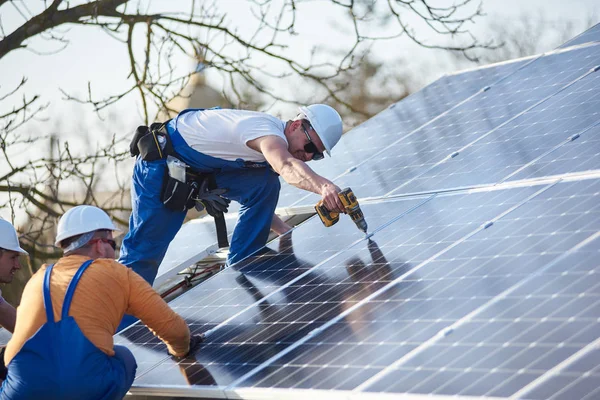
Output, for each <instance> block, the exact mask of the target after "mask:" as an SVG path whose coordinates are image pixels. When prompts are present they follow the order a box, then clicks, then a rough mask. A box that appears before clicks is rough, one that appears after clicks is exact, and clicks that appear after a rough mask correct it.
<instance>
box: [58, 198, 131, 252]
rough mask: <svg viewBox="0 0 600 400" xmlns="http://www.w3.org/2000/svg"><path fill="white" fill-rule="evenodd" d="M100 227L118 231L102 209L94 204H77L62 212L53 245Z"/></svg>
mask: <svg viewBox="0 0 600 400" xmlns="http://www.w3.org/2000/svg"><path fill="white" fill-rule="evenodd" d="M101 229H107V230H110V231H120V229H117V227H115V225H114V224H113V222H112V221H111V220H110V217H109V216H108V214H107V213H105V212H104V211H103V210H101V209H99V208H98V207H94V206H77V207H73V208H71V209H70V210H69V211H67V212H66V213H64V214H63V216H62V217H60V220H59V221H58V228H57V231H56V241H55V243H54V244H55V245H56V246H59V245H60V242H62V241H63V240H65V239H67V238H70V237H73V236H77V235H81V234H82V233H87V232H93V231H97V230H101Z"/></svg>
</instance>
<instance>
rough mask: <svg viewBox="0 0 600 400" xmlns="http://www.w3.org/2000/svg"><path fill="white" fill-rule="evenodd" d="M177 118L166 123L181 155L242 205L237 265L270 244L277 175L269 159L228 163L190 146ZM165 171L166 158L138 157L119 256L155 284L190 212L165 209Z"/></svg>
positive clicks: (234, 247)
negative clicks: (163, 189)
mask: <svg viewBox="0 0 600 400" xmlns="http://www.w3.org/2000/svg"><path fill="white" fill-rule="evenodd" d="M194 111H202V110H201V109H189V110H185V111H183V112H181V113H180V114H179V116H181V115H183V114H184V113H186V112H194ZM179 116H178V117H177V118H174V119H172V120H171V121H170V122H169V124H168V125H167V131H168V132H169V136H170V137H171V141H172V143H173V147H174V150H175V153H177V158H179V159H180V160H182V161H183V162H185V163H186V164H187V165H189V166H190V167H191V168H192V169H193V170H195V171H197V172H205V173H214V176H215V179H216V183H217V186H218V187H219V188H224V189H227V193H226V194H225V195H224V197H227V198H228V199H230V200H234V201H237V202H238V203H240V205H241V208H240V211H239V220H238V223H237V225H236V227H235V230H234V231H233V237H232V239H231V245H230V247H229V257H228V260H227V261H228V263H229V264H233V263H235V262H238V261H240V260H242V259H244V258H246V257H247V256H249V255H250V254H252V253H254V252H255V251H256V250H258V249H260V248H261V247H263V246H264V245H265V243H266V242H267V239H268V236H269V231H270V226H271V221H272V219H273V213H274V212H275V208H276V206H277V201H278V199H279V189H280V183H279V177H278V175H277V174H276V173H275V172H273V170H272V169H271V168H270V167H269V165H268V164H267V163H266V162H264V163H252V162H245V161H244V160H242V159H238V160H236V161H226V160H223V159H220V158H216V157H212V156H208V155H206V154H203V153H200V152H198V151H196V150H194V149H192V148H191V147H190V146H188V145H187V143H186V142H185V140H184V139H183V138H182V137H181V135H180V133H179V131H178V130H177V120H178V118H179ZM166 169H167V166H166V160H157V161H150V162H148V161H143V160H141V159H140V158H139V157H138V158H137V160H136V163H135V167H134V169H133V184H132V188H131V199H132V213H131V217H130V219H129V233H127V235H126V236H125V238H124V239H123V244H122V246H121V257H120V258H119V262H120V263H121V264H124V265H126V266H127V267H130V268H132V269H133V270H134V271H135V272H137V273H138V274H140V275H141V276H142V277H143V278H144V279H145V280H146V281H147V282H148V283H150V284H151V285H152V283H153V282H154V278H156V274H157V272H158V267H159V265H160V263H161V262H162V260H163V257H164V256H165V253H166V252H167V248H168V247H169V243H171V240H173V238H174V237H175V234H177V231H179V228H181V225H182V224H183V220H184V218H185V214H186V212H185V211H172V210H169V209H167V208H166V207H165V206H164V205H163V203H162V201H161V199H160V194H161V190H162V185H163V179H164V177H165V174H166Z"/></svg>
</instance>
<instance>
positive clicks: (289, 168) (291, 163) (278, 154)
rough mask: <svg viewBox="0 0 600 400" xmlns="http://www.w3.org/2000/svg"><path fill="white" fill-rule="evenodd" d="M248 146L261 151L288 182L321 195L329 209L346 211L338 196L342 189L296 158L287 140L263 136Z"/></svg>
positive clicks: (250, 142)
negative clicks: (288, 147)
mask: <svg viewBox="0 0 600 400" xmlns="http://www.w3.org/2000/svg"><path fill="white" fill-rule="evenodd" d="M248 146H249V147H251V148H253V149H255V150H257V151H260V152H261V153H262V154H263V155H264V156H265V159H266V160H267V162H268V163H269V164H270V165H271V167H272V168H273V169H274V170H275V172H277V173H278V174H279V175H280V176H281V177H282V178H283V179H284V180H285V181H286V182H287V183H289V184H290V185H293V186H296V187H297V188H299V189H303V190H308V191H310V192H313V193H317V194H319V195H321V197H322V198H323V202H324V203H325V207H327V209H328V210H330V211H336V212H345V209H344V206H343V205H342V202H341V200H340V198H339V197H338V193H339V192H340V191H341V189H340V188H339V187H337V186H336V185H335V184H333V182H331V181H330V180H328V179H326V178H324V177H322V176H321V175H319V174H317V173H315V172H314V171H313V170H312V169H310V167H309V166H308V165H306V163H305V162H304V161H301V160H298V159H296V158H294V156H292V155H291V154H290V152H289V151H288V149H287V143H286V142H285V140H283V139H282V138H280V137H277V136H263V137H260V138H257V139H254V140H251V141H249V142H248Z"/></svg>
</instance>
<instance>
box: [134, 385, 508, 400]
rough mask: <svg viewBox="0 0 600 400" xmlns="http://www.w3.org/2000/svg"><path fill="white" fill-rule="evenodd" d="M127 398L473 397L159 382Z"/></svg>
mask: <svg viewBox="0 0 600 400" xmlns="http://www.w3.org/2000/svg"><path fill="white" fill-rule="evenodd" d="M128 394H129V395H132V396H128V398H131V399H132V400H135V399H136V397H137V396H177V397H190V398H196V399H236V400H239V399H244V400H275V399H277V400H306V399H308V398H310V399H314V400H321V399H322V400H388V399H389V400H392V399H394V400H398V399H401V400H473V399H474V398H473V397H470V396H444V395H420V394H390V393H366V392H365V393H357V392H351V391H347V390H335V391H334V390H316V389H272V388H264V389H261V388H238V389H230V390H229V389H224V388H222V387H216V388H213V387H210V386H194V387H190V386H181V387H171V386H170V387H168V388H166V387H162V386H159V385H143V386H136V387H132V388H131V390H130V391H129V393H128ZM477 398H478V399H481V400H506V399H503V398H499V397H477Z"/></svg>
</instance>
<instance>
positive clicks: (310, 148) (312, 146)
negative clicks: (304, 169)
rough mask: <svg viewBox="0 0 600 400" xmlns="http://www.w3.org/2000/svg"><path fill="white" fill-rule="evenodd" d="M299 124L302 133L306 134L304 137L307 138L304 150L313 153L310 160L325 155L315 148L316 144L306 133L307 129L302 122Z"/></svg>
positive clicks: (316, 159) (318, 158) (319, 158)
mask: <svg viewBox="0 0 600 400" xmlns="http://www.w3.org/2000/svg"><path fill="white" fill-rule="evenodd" d="M301 126H302V130H303V131H304V134H305V135H306V138H307V139H308V143H306V144H305V145H304V151H305V152H307V153H309V154H312V155H313V156H312V159H311V160H315V161H318V160H322V159H323V157H325V156H324V155H323V153H321V152H320V151H319V149H317V145H316V144H314V142H313V141H312V139H311V138H310V135H309V134H308V131H307V130H306V127H305V126H304V124H302V125H301Z"/></svg>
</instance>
